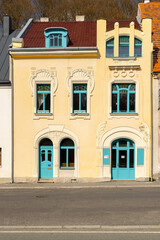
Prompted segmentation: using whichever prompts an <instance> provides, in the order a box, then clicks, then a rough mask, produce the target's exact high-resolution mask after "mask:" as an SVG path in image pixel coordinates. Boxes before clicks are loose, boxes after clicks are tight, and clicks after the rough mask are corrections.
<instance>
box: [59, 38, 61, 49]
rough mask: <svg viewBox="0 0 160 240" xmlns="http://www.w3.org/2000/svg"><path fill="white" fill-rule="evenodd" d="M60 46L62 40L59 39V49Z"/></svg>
mask: <svg viewBox="0 0 160 240" xmlns="http://www.w3.org/2000/svg"><path fill="white" fill-rule="evenodd" d="M61 46H62V39H61V38H60V39H59V47H61Z"/></svg>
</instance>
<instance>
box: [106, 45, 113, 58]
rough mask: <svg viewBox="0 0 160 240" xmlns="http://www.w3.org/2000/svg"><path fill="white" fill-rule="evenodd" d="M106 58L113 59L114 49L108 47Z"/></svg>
mask: <svg viewBox="0 0 160 240" xmlns="http://www.w3.org/2000/svg"><path fill="white" fill-rule="evenodd" d="M106 56H107V57H113V56H114V47H112V46H107V47H106Z"/></svg>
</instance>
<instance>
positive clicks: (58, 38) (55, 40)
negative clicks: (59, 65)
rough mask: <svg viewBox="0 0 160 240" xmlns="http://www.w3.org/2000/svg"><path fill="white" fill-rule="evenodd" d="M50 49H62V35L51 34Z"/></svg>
mask: <svg viewBox="0 0 160 240" xmlns="http://www.w3.org/2000/svg"><path fill="white" fill-rule="evenodd" d="M50 47H62V34H61V33H60V34H58V33H55V34H51V35H50Z"/></svg>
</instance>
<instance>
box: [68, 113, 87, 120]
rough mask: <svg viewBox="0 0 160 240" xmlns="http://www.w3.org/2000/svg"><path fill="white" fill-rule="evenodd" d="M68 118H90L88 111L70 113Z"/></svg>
mask: <svg viewBox="0 0 160 240" xmlns="http://www.w3.org/2000/svg"><path fill="white" fill-rule="evenodd" d="M70 119H90V114H89V113H71V115H70Z"/></svg>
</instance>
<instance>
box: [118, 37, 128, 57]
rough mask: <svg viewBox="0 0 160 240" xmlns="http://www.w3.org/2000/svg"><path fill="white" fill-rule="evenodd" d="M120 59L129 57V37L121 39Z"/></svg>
mask: <svg viewBox="0 0 160 240" xmlns="http://www.w3.org/2000/svg"><path fill="white" fill-rule="evenodd" d="M119 57H129V37H128V36H120V37H119Z"/></svg>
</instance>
